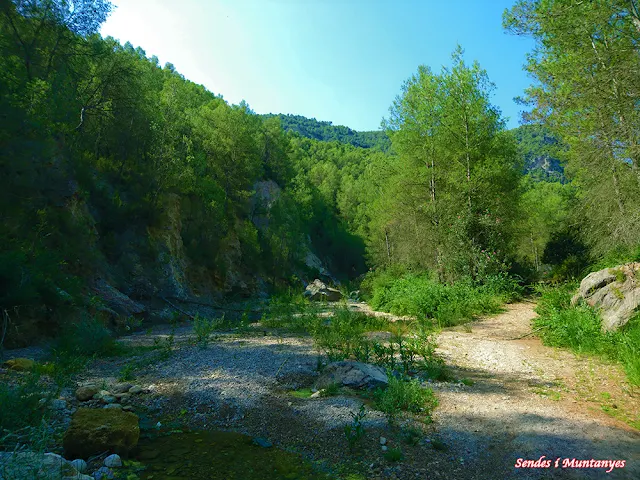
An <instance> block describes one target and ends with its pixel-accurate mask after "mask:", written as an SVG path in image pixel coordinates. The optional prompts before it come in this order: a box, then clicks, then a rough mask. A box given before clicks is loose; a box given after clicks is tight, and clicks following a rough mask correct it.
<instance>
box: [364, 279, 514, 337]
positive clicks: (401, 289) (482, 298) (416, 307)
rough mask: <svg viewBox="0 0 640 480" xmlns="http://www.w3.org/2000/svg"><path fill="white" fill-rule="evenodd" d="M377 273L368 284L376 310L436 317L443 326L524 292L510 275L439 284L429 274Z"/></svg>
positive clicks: (496, 307)
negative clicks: (397, 274)
mask: <svg viewBox="0 0 640 480" xmlns="http://www.w3.org/2000/svg"><path fill="white" fill-rule="evenodd" d="M373 276H374V278H373V279H372V280H369V281H368V285H369V289H370V295H371V300H370V303H371V306H372V307H373V308H374V309H376V310H382V311H385V312H391V313H394V314H396V315H412V316H415V317H417V318H420V319H425V320H428V319H432V320H435V321H436V322H437V324H438V325H440V326H443V327H445V326H450V325H456V324H458V323H462V322H464V321H465V320H468V319H470V318H472V317H473V316H475V315H483V314H489V313H497V312H499V311H500V309H501V306H502V305H503V304H504V303H505V302H510V301H513V300H516V299H518V298H520V297H521V295H522V288H521V287H520V286H519V285H518V283H517V281H516V280H515V279H513V278H511V277H508V276H506V275H494V276H490V277H487V278H486V279H484V282H483V283H482V284H474V283H473V282H471V281H470V280H463V281H460V282H458V283H455V284H453V285H445V284H441V283H438V282H437V281H435V280H433V279H432V278H430V277H429V276H428V275H415V274H404V275H402V276H400V277H394V276H393V275H391V274H389V273H387V272H382V273H375V274H373Z"/></svg>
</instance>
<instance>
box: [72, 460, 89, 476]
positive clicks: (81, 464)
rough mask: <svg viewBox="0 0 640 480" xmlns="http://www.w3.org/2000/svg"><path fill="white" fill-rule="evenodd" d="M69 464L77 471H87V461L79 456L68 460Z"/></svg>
mask: <svg viewBox="0 0 640 480" xmlns="http://www.w3.org/2000/svg"><path fill="white" fill-rule="evenodd" d="M69 464H70V465H71V466H72V467H73V468H75V469H76V470H77V471H78V473H85V472H86V471H87V462H85V461H84V460H82V459H81V458H77V459H75V460H72V461H71V462H69Z"/></svg>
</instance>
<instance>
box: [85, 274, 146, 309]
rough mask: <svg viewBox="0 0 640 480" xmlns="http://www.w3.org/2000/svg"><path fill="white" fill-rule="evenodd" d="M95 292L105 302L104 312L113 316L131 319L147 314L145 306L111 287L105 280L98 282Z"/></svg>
mask: <svg viewBox="0 0 640 480" xmlns="http://www.w3.org/2000/svg"><path fill="white" fill-rule="evenodd" d="M94 291H95V292H96V293H97V294H98V295H99V296H100V298H101V299H102V300H103V301H104V303H105V308H104V310H105V311H107V312H109V313H111V314H112V315H113V316H122V317H129V316H133V315H138V314H141V313H144V312H145V308H144V305H142V304H140V303H138V302H135V301H133V300H131V299H130V298H129V297H127V296H126V295H125V294H124V293H122V292H121V291H120V290H118V289H117V288H115V287H113V286H111V285H109V284H108V283H107V282H106V281H105V280H102V279H100V280H98V281H97V282H96V286H95V287H94Z"/></svg>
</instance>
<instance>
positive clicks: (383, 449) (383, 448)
mask: <svg viewBox="0 0 640 480" xmlns="http://www.w3.org/2000/svg"><path fill="white" fill-rule="evenodd" d="M380 448H382V451H383V452H386V451H387V450H388V449H389V447H387V446H386V445H383V446H382V447H380Z"/></svg>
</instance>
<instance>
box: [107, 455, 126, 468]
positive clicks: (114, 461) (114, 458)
mask: <svg viewBox="0 0 640 480" xmlns="http://www.w3.org/2000/svg"><path fill="white" fill-rule="evenodd" d="M104 466H105V467H109V468H115V467H121V466H122V459H121V458H120V455H117V454H115V453H114V454H113V455H109V456H108V457H107V458H105V459H104Z"/></svg>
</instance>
